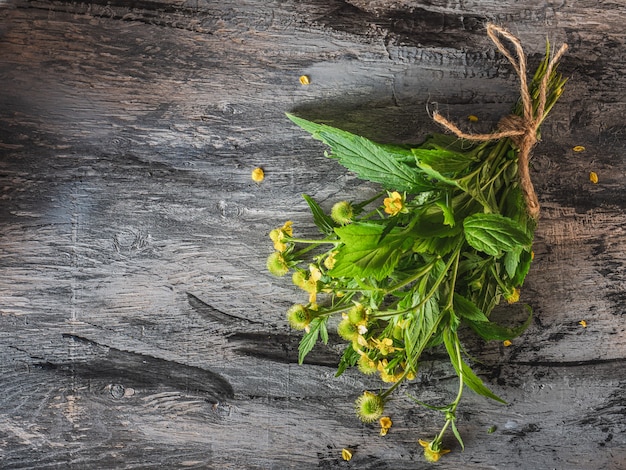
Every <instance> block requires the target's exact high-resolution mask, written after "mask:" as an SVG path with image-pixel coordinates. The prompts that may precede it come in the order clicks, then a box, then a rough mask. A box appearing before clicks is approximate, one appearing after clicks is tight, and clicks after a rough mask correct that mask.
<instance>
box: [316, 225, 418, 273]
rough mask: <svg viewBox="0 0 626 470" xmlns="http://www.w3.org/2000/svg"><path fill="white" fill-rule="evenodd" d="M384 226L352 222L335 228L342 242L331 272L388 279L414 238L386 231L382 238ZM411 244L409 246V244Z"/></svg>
mask: <svg viewBox="0 0 626 470" xmlns="http://www.w3.org/2000/svg"><path fill="white" fill-rule="evenodd" d="M384 230H385V226H384V225H380V224H373V223H353V224H350V225H346V226H344V227H338V228H336V229H335V233H336V234H337V235H338V236H339V239H340V241H341V242H342V245H340V247H339V248H338V249H337V253H336V254H335V266H334V267H333V269H331V270H330V271H328V274H329V275H330V276H333V277H356V278H359V277H367V276H374V277H375V278H376V279H377V280H379V281H380V280H382V279H384V278H386V277H387V276H388V275H389V274H391V272H392V271H393V270H394V268H395V267H396V265H397V264H398V260H399V259H400V255H401V254H402V252H403V251H404V247H405V246H406V244H407V243H409V242H411V243H412V240H410V239H407V237H406V236H403V235H400V234H398V233H394V231H392V232H391V233H389V234H387V235H386V236H385V238H383V239H382V240H381V239H380V238H381V236H382V233H383V232H384ZM409 246H410V245H409Z"/></svg>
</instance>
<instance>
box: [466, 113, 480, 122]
mask: <svg viewBox="0 0 626 470" xmlns="http://www.w3.org/2000/svg"><path fill="white" fill-rule="evenodd" d="M467 120H468V121H469V122H478V116H475V115H473V114H470V115H469V116H467Z"/></svg>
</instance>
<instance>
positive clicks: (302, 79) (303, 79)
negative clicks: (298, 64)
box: [300, 75, 311, 85]
mask: <svg viewBox="0 0 626 470" xmlns="http://www.w3.org/2000/svg"><path fill="white" fill-rule="evenodd" d="M300 84H301V85H310V84H311V79H310V78H309V77H308V75H300Z"/></svg>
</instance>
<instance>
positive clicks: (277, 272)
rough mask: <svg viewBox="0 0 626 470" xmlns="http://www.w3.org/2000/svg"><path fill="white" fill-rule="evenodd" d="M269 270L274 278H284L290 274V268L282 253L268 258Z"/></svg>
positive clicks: (276, 253)
mask: <svg viewBox="0 0 626 470" xmlns="http://www.w3.org/2000/svg"><path fill="white" fill-rule="evenodd" d="M267 270H268V271H269V272H270V273H272V274H273V275H274V276H278V277H282V276H284V275H285V274H287V273H288V272H289V266H287V261H285V257H284V256H283V255H282V253H279V252H278V251H275V252H274V253H272V254H271V255H269V257H268V258H267Z"/></svg>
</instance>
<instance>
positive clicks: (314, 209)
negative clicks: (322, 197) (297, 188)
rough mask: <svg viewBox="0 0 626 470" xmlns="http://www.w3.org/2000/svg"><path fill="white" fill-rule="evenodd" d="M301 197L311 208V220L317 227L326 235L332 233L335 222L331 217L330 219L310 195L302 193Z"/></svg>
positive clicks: (335, 225)
mask: <svg viewBox="0 0 626 470" xmlns="http://www.w3.org/2000/svg"><path fill="white" fill-rule="evenodd" d="M302 197H303V198H304V200H305V201H306V203H307V204H308V205H309V208H310V209H311V213H312V214H313V222H315V225H317V228H319V229H320V231H321V232H322V233H324V234H326V235H330V234H331V233H333V232H334V230H335V227H337V224H335V222H334V221H333V219H331V218H330V216H328V215H326V213H324V211H323V210H322V208H321V207H320V206H319V204H318V203H317V202H315V200H314V199H313V198H312V197H311V196H308V195H306V194H303V195H302Z"/></svg>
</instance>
